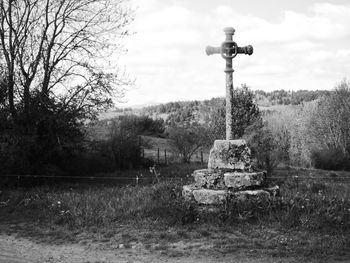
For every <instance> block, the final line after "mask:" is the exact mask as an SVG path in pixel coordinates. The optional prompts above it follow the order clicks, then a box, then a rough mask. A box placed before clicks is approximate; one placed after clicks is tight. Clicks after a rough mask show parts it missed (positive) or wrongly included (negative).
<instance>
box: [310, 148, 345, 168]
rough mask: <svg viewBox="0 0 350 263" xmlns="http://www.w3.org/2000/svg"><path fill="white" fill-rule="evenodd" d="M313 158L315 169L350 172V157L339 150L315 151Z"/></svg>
mask: <svg viewBox="0 0 350 263" xmlns="http://www.w3.org/2000/svg"><path fill="white" fill-rule="evenodd" d="M311 158H312V160H313V163H314V166H315V168H318V169H324V170H347V171H350V156H347V155H345V154H344V152H342V151H341V150H339V149H329V150H324V149H323V150H314V151H313V152H312V155H311Z"/></svg>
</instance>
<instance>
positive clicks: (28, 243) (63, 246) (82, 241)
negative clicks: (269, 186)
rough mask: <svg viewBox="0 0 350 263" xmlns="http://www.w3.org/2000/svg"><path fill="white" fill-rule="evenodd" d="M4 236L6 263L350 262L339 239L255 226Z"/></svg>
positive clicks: (23, 229)
mask: <svg viewBox="0 0 350 263" xmlns="http://www.w3.org/2000/svg"><path fill="white" fill-rule="evenodd" d="M0 231H1V234H0V262H6V263H15V262H50V263H58V262H60V263H63V262H72V263H78V262H79V263H80V262H82V263H88V262H89V263H99V262H204V263H205V262H252V263H253V262H350V252H349V251H348V250H347V249H345V247H346V245H345V246H344V244H339V246H335V245H334V242H345V241H346V239H344V238H343V239H342V238H339V233H337V234H334V235H326V236H324V235H322V234H320V233H304V232H302V231H298V230H293V231H292V232H291V231H289V232H285V231H282V230H279V229H274V228H273V227H271V228H261V227H257V226H251V225H247V226H243V227H241V228H237V229H235V228H232V227H225V226H206V225H192V226H189V227H168V228H165V227H158V226H156V225H153V226H141V225H114V226H111V228H109V229H106V228H104V229H94V228H92V229H86V230H77V231H74V230H68V229H67V228H62V227H49V226H43V225H40V224H39V223H37V224H35V223H34V224H29V223H20V222H17V223H11V224H3V225H2V226H1V228H0ZM340 240H342V241H340ZM336 247H338V248H339V249H336ZM347 247H349V246H347Z"/></svg>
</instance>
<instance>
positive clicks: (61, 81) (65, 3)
mask: <svg viewBox="0 0 350 263" xmlns="http://www.w3.org/2000/svg"><path fill="white" fill-rule="evenodd" d="M130 14H131V13H130V10H129V9H128V8H127V6H126V3H125V1H124V0H21V1H17V0H0V61H1V63H3V64H5V65H6V82H7V101H8V105H9V110H10V112H11V115H12V117H15V116H16V115H17V113H18V110H19V107H20V105H23V110H24V112H25V113H29V112H30V109H29V107H30V100H31V97H32V96H33V95H35V94H36V95H37V94H38V95H39V97H40V103H41V105H42V106H43V107H50V105H49V104H50V98H55V99H56V100H59V101H60V105H61V108H67V107H71V106H72V105H74V108H75V110H76V111H79V110H89V109H90V108H92V107H96V106H97V107H98V106H102V105H106V104H109V103H110V102H111V101H110V96H111V95H115V96H121V95H122V94H123V89H121V87H122V86H123V85H127V84H130V82H129V81H128V80H126V79H125V78H124V76H123V75H122V74H121V73H120V71H118V70H117V68H116V67H113V65H112V64H113V61H111V60H110V59H109V58H112V57H113V55H114V53H115V51H120V50H121V46H120V41H119V40H120V38H122V37H123V36H125V35H127V34H128V31H127V30H126V26H127V25H128V24H129V23H130V22H131V21H132V18H131V15H130ZM106 65H111V66H110V68H107V67H106ZM19 102H20V103H19ZM16 105H17V106H16Z"/></svg>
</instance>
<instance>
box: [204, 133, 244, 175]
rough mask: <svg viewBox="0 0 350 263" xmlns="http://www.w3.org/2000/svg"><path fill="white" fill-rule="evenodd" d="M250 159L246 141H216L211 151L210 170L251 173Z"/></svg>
mask: <svg viewBox="0 0 350 263" xmlns="http://www.w3.org/2000/svg"><path fill="white" fill-rule="evenodd" d="M250 157H251V152H250V149H249V148H248V146H247V145H246V142H245V140H216V141H215V142H214V146H213V148H212V149H211V150H210V154H209V160H208V168H209V169H212V170H217V169H228V170H234V171H250V169H251V160H250Z"/></svg>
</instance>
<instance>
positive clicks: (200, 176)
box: [192, 169, 225, 189]
mask: <svg viewBox="0 0 350 263" xmlns="http://www.w3.org/2000/svg"><path fill="white" fill-rule="evenodd" d="M192 176H193V178H194V181H195V185H196V186H197V187H198V188H209V189H225V183H224V172H222V171H219V170H218V171H210V170H209V169H201V170H196V171H194V172H193V174H192Z"/></svg>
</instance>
